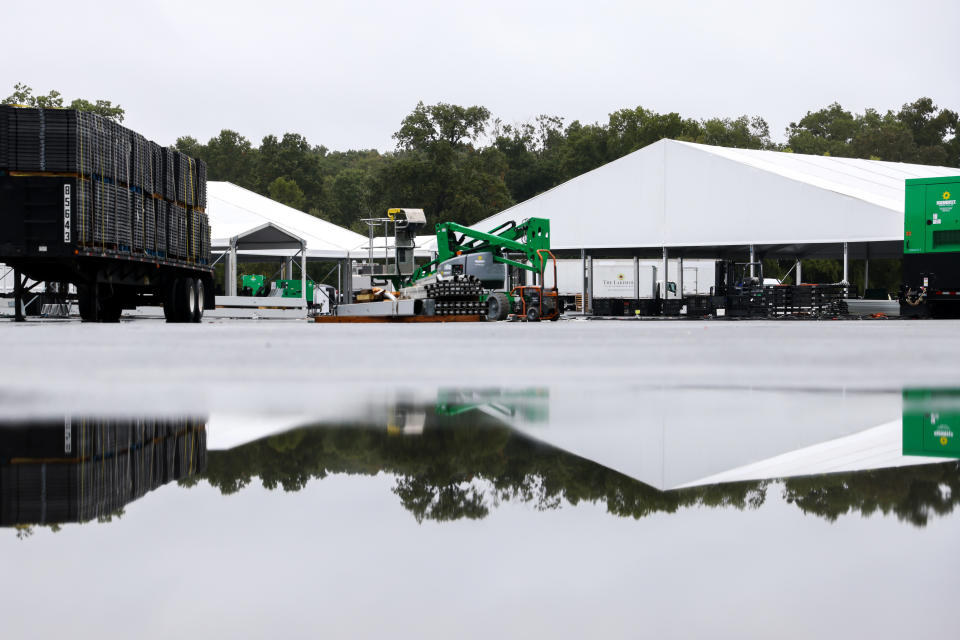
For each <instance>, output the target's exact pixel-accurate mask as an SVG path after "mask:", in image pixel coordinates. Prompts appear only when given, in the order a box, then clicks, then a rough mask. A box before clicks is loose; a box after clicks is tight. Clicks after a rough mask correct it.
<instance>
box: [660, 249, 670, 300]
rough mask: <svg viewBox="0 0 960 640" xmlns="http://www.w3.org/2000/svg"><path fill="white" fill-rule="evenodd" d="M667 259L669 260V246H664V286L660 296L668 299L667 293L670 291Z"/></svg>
mask: <svg viewBox="0 0 960 640" xmlns="http://www.w3.org/2000/svg"><path fill="white" fill-rule="evenodd" d="M667 260H668V257H667V248H666V247H664V248H663V287H662V288H661V289H660V297H661V298H663V299H664V300H666V299H667V294H668V293H669V292H668V291H667V269H668V267H667Z"/></svg>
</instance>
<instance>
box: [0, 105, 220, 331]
mask: <svg viewBox="0 0 960 640" xmlns="http://www.w3.org/2000/svg"><path fill="white" fill-rule="evenodd" d="M51 168H54V169H60V170H50V169H51ZM205 207H206V167H205V165H203V163H202V162H198V161H196V160H193V159H192V158H189V157H188V156H186V155H184V154H182V153H180V152H178V151H176V150H175V149H172V148H163V147H160V146H159V145H156V144H155V143H153V142H150V141H148V140H146V139H145V138H144V137H143V136H140V135H139V134H137V133H135V132H133V131H130V130H129V129H126V128H124V127H121V126H120V125H119V124H117V123H114V122H111V121H109V120H106V119H104V118H101V117H99V116H95V115H94V114H89V113H81V112H76V111H72V110H66V109H25V108H13V107H0V263H3V264H6V265H7V266H9V267H12V268H13V270H14V273H15V278H14V281H15V282H14V292H13V295H14V297H15V298H16V303H15V313H16V318H17V319H18V320H22V319H23V314H22V301H23V298H24V296H25V294H27V293H28V292H30V290H31V289H34V288H35V287H37V286H38V285H39V284H40V283H45V284H46V285H47V287H46V288H47V293H46V294H45V295H47V296H48V297H52V298H58V299H59V301H61V302H66V301H67V299H68V297H72V296H71V295H70V294H68V291H69V287H68V285H74V286H75V287H76V299H77V302H78V306H79V311H80V316H81V317H82V318H83V319H84V320H87V321H96V322H115V321H117V320H119V318H120V314H121V313H122V311H123V309H129V308H135V307H136V306H139V305H161V306H163V308H164V315H165V317H166V318H167V320H168V321H170V322H198V321H199V320H200V318H201V317H202V315H203V310H204V309H205V308H211V307H212V306H213V305H214V288H213V266H212V264H211V260H210V225H209V220H208V217H207V214H206V210H205ZM29 281H33V283H32V284H28V282H29Z"/></svg>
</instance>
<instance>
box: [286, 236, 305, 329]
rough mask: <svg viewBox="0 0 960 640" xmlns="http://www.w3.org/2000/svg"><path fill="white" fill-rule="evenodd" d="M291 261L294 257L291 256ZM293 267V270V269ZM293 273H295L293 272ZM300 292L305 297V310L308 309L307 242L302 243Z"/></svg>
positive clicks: (291, 261)
mask: <svg viewBox="0 0 960 640" xmlns="http://www.w3.org/2000/svg"><path fill="white" fill-rule="evenodd" d="M290 263H291V264H293V258H290ZM292 270H293V269H292V267H291V271H292ZM291 275H293V274H291ZM300 292H301V294H302V297H303V311H304V313H306V311H307V245H306V243H301V244H300Z"/></svg>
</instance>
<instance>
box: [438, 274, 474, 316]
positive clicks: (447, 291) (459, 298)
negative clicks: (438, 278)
mask: <svg viewBox="0 0 960 640" xmlns="http://www.w3.org/2000/svg"><path fill="white" fill-rule="evenodd" d="M424 289H425V291H426V295H427V297H428V298H432V299H433V300H434V301H435V303H434V304H435V313H436V314H437V315H438V316H473V315H481V314H483V313H486V305H485V304H484V303H482V302H480V295H481V294H482V293H483V286H482V285H481V283H480V281H479V280H476V279H474V278H471V277H467V278H462V279H459V278H458V279H455V280H445V281H442V282H433V283H431V284H428V285H425V286H424Z"/></svg>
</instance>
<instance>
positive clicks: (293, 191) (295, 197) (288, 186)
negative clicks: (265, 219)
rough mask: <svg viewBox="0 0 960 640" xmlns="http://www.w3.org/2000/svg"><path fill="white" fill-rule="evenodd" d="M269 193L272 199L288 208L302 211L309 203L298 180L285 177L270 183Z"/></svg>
mask: <svg viewBox="0 0 960 640" xmlns="http://www.w3.org/2000/svg"><path fill="white" fill-rule="evenodd" d="M267 193H268V194H269V195H270V198H271V199H273V200H276V201H277V202H280V203H282V204H285V205H287V206H288V207H293V208H294V209H300V210H301V211H302V210H303V206H304V204H305V203H306V201H307V198H306V196H304V195H303V190H302V189H301V188H300V186H299V185H298V184H297V182H296V180H293V179H292V178H284V177H283V176H280V177H279V178H276V179H275V180H274V181H273V182H271V183H270V187H269V188H268V189H267Z"/></svg>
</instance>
